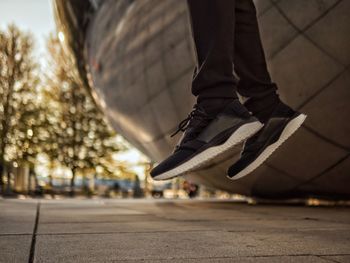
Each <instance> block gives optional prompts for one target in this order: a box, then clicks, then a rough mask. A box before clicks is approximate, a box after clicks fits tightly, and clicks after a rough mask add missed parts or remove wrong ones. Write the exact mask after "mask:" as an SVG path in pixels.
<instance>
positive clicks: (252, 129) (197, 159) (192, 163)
mask: <svg viewBox="0 0 350 263" xmlns="http://www.w3.org/2000/svg"><path fill="white" fill-rule="evenodd" d="M263 126H264V125H263V124H262V123H260V122H259V121H256V122H251V123H247V124H244V125H242V126H241V127H239V128H238V129H237V130H236V131H235V132H234V133H233V134H232V135H231V136H230V137H229V138H228V139H227V140H226V142H224V143H223V144H221V145H217V146H213V147H210V148H208V149H206V150H204V151H203V152H201V153H199V154H197V155H196V156H194V157H193V158H192V159H190V160H188V161H187V162H185V163H183V164H181V165H179V166H177V167H175V168H174V169H172V170H169V171H167V172H165V173H162V174H160V175H157V176H155V177H153V179H154V180H156V181H158V180H168V179H171V178H173V177H176V176H179V175H182V174H184V173H187V172H190V171H192V170H194V169H197V168H199V167H200V166H202V165H204V164H205V163H207V162H208V161H210V160H211V159H213V158H215V157H217V156H219V155H220V154H223V153H225V152H226V151H228V150H230V149H231V148H233V147H234V146H235V145H237V144H239V143H240V142H242V141H244V140H246V139H248V138H249V137H251V136H253V135H254V134H255V133H257V132H258V131H259V130H260V129H261V128H262V127H263Z"/></svg>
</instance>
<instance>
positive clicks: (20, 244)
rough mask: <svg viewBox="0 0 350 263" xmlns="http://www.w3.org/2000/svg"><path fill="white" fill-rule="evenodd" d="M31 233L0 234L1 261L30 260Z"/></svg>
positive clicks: (8, 262)
mask: <svg viewBox="0 0 350 263" xmlns="http://www.w3.org/2000/svg"><path fill="white" fill-rule="evenodd" d="M31 240H32V236H31V235H0V262H1V263H2V262H3V263H12V262H28V258H29V252H30V244H31Z"/></svg>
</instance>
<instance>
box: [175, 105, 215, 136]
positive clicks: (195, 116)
mask: <svg viewBox="0 0 350 263" xmlns="http://www.w3.org/2000/svg"><path fill="white" fill-rule="evenodd" d="M214 118H215V116H211V115H209V114H207V113H206V112H205V110H204V109H203V108H202V107H201V106H200V105H198V104H195V105H194V107H193V110H192V111H191V112H190V113H189V114H188V116H187V118H185V119H184V120H182V121H181V122H180V123H179V125H178V128H177V130H176V131H175V132H174V133H173V134H171V135H170V137H174V136H175V135H176V134H178V133H179V132H185V131H186V130H187V129H188V128H189V127H191V126H192V125H191V123H193V120H198V121H199V122H198V123H196V124H195V125H197V126H198V128H202V127H205V126H206V125H207V124H208V121H210V120H212V119H214Z"/></svg>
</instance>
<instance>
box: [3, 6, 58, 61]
mask: <svg viewBox="0 0 350 263" xmlns="http://www.w3.org/2000/svg"><path fill="white" fill-rule="evenodd" d="M9 23H15V24H16V25H17V26H18V27H19V28H21V29H22V30H26V31H28V30H29V31H31V32H32V33H33V34H34V37H35V39H36V45H37V46H36V52H35V53H36V54H38V55H42V54H45V49H46V44H45V42H46V38H47V37H48V35H49V33H50V32H52V31H54V30H55V22H54V17H53V11H52V3H51V0H0V28H1V29H4V28H5V27H6V26H7V25H8V24H9Z"/></svg>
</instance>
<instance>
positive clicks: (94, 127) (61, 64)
mask: <svg viewBox="0 0 350 263" xmlns="http://www.w3.org/2000/svg"><path fill="white" fill-rule="evenodd" d="M48 49H49V53H50V55H51V62H50V65H52V72H51V73H50V74H49V75H50V76H49V77H48V80H47V82H48V88H49V89H50V90H51V92H48V93H49V94H51V95H50V96H51V97H52V99H53V101H55V102H56V106H57V109H56V110H55V111H54V113H55V114H56V115H55V117H54V118H53V119H55V118H56V121H54V123H52V126H51V129H52V131H53V134H54V141H55V142H57V147H55V152H56V153H57V155H58V156H57V158H58V159H59V161H60V162H62V163H63V164H64V165H65V166H67V167H69V168H70V169H71V171H72V178H71V183H70V191H71V194H72V195H74V186H75V182H74V180H75V178H76V175H77V173H79V172H80V173H81V174H82V175H83V174H84V171H87V170H94V171H96V168H97V167H99V168H100V169H101V168H102V169H103V170H104V171H105V172H106V173H109V172H110V171H109V170H108V167H106V166H105V161H104V160H106V159H109V158H111V156H112V155H113V154H114V153H115V152H117V151H118V150H120V147H119V146H118V144H117V143H116V140H115V133H114V132H113V130H112V129H111V128H110V127H109V126H108V125H107V124H106V122H105V120H104V118H103V115H102V113H101V112H100V111H99V110H98V109H97V108H96V105H95V104H94V102H93V101H92V99H91V97H90V96H88V93H87V92H88V90H87V87H84V85H83V84H82V82H81V81H80V80H79V78H77V76H78V74H77V72H76V68H75V66H74V65H75V64H74V61H72V58H71V57H70V56H69V55H67V53H65V52H64V50H63V48H62V46H61V45H60V42H59V40H58V39H57V38H56V37H53V36H51V37H50V38H49V41H48ZM52 94H55V95H52ZM52 104H54V102H52ZM51 154H52V153H51ZM51 154H50V153H49V155H51ZM54 157H55V156H54Z"/></svg>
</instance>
